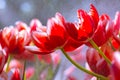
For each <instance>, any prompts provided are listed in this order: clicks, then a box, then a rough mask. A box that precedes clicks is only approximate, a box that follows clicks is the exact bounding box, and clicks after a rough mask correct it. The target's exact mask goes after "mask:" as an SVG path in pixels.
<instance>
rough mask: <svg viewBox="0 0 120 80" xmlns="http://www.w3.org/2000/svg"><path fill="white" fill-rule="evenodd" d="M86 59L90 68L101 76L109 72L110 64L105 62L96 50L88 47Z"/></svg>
mask: <svg viewBox="0 0 120 80" xmlns="http://www.w3.org/2000/svg"><path fill="white" fill-rule="evenodd" d="M86 59H87V62H88V64H89V67H90V69H91V70H92V71H93V72H95V73H98V74H101V75H103V76H106V77H107V76H108V75H109V74H110V66H109V65H108V64H107V62H106V61H105V60H104V59H103V58H102V57H101V56H100V55H99V54H98V52H97V51H96V50H95V49H93V48H89V49H88V50H87V53H86Z"/></svg>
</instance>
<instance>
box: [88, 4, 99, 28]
mask: <svg viewBox="0 0 120 80" xmlns="http://www.w3.org/2000/svg"><path fill="white" fill-rule="evenodd" d="M89 15H90V16H91V18H92V19H93V21H94V24H95V27H94V28H95V29H96V28H97V24H98V21H99V14H98V12H97V10H96V8H95V7H94V5H93V4H91V5H90V11H89ZM95 29H94V30H95Z"/></svg>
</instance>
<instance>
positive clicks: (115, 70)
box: [111, 52, 120, 80]
mask: <svg viewBox="0 0 120 80" xmlns="http://www.w3.org/2000/svg"><path fill="white" fill-rule="evenodd" d="M113 57H114V58H113V61H112V68H111V69H112V76H113V78H114V79H113V80H120V52H114V53H113Z"/></svg>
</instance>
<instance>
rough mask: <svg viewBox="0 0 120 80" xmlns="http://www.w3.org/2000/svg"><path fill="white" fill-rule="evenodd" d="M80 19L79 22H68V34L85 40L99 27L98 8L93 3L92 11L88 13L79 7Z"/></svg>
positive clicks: (79, 39) (80, 40)
mask: <svg viewBox="0 0 120 80" xmlns="http://www.w3.org/2000/svg"><path fill="white" fill-rule="evenodd" d="M77 15H78V20H79V22H77V23H75V24H74V23H72V24H70V23H67V26H65V28H66V30H67V32H68V34H69V35H70V36H71V37H72V38H73V39H75V40H77V41H79V42H82V41H83V42H85V41H86V40H87V39H88V38H89V37H92V35H93V33H94V31H95V30H96V28H97V24H98V20H99V16H98V12H97V10H96V8H95V7H94V6H93V5H92V4H91V5H90V11H89V13H87V12H86V11H84V10H81V9H79V10H78V11H77Z"/></svg>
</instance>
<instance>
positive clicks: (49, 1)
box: [0, 0, 120, 28]
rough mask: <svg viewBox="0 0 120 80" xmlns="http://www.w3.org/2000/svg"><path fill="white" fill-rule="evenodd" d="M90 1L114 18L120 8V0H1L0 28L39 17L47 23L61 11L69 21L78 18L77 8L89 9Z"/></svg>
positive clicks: (101, 11)
mask: <svg viewBox="0 0 120 80" xmlns="http://www.w3.org/2000/svg"><path fill="white" fill-rule="evenodd" d="M90 3H92V4H94V5H95V7H96V8H97V9H98V12H99V13H100V14H101V13H107V14H109V15H110V16H111V17H112V18H114V14H115V12H116V11H119V10H120V5H119V4H118V3H120V1H119V0H111V1H110V0H0V28H2V27H5V26H9V25H14V23H15V22H16V21H23V22H26V23H27V24H29V22H30V21H31V19H33V18H38V19H40V21H41V22H42V23H43V24H44V25H46V22H47V19H48V18H50V17H53V16H54V15H55V13H56V12H60V13H61V14H62V15H63V16H65V18H66V19H67V20H68V21H75V20H77V17H76V11H77V9H80V8H82V9H85V10H89V5H90Z"/></svg>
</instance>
